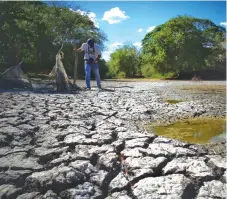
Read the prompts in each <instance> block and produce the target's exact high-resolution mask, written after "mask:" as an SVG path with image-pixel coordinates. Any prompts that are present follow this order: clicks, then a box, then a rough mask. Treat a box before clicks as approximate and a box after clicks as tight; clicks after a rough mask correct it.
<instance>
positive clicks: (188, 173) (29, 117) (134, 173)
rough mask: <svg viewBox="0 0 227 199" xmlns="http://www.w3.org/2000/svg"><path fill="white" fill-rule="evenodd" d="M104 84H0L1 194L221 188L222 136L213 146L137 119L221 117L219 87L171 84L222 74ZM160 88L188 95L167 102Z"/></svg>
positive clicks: (165, 195)
mask: <svg viewBox="0 0 227 199" xmlns="http://www.w3.org/2000/svg"><path fill="white" fill-rule="evenodd" d="M81 84H82V83H81ZM93 84H94V82H93ZM103 84H104V87H105V88H106V90H104V91H101V92H97V90H95V89H94V90H91V91H86V92H85V91H80V92H78V93H76V94H48V93H45V92H35V93H34V92H1V93H0V198H2V199H8V198H10V199H11V198H17V199H33V198H34V199H57V198H62V199H102V198H106V199H178V198H179V199H180V198H184V199H193V198H195V199H221V198H225V197H226V153H225V147H226V145H225V142H223V143H219V144H218V147H217V149H218V150H213V148H214V146H213V145H212V146H210V145H206V146H201V145H195V144H189V143H183V142H179V141H176V140H171V139H168V138H164V137H160V136H155V135H154V134H153V133H150V132H146V131H145V130H144V129H143V128H141V127H140V126H141V123H149V122H153V121H166V122H168V121H173V120H175V119H179V118H187V117H199V116H200V117H201V116H224V115H225V100H226V99H225V95H223V94H209V93H208V94H207V93H206V94H202V93H190V92H189V91H182V90H179V89H177V87H178V86H179V85H191V84H205V85H209V84H210V85H214V84H218V85H219V84H222V85H225V82H202V83H191V82H183V81H182V82H180V81H178V82H174V81H173V82H168V81H165V82H136V83H135V82H134V83H132V82H103ZM166 97H168V98H171V97H172V98H173V97H174V98H175V99H177V98H179V99H182V98H183V99H184V100H187V101H185V102H181V103H179V104H168V103H166V102H165V101H164V98H166Z"/></svg>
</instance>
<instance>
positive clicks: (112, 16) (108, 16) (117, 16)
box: [102, 7, 130, 24]
mask: <svg viewBox="0 0 227 199" xmlns="http://www.w3.org/2000/svg"><path fill="white" fill-rule="evenodd" d="M128 18H130V17H129V16H126V15H125V11H122V10H120V8H118V7H115V8H111V9H110V10H108V11H106V12H105V13H104V15H103V18H102V20H104V21H108V23H109V24H117V23H120V22H121V21H123V20H126V19H128Z"/></svg>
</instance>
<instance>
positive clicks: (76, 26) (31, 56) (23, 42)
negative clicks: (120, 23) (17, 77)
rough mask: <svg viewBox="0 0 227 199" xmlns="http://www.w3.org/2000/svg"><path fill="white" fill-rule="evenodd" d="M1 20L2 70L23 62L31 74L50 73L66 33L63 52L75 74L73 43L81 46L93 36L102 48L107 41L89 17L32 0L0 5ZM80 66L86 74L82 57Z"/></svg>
mask: <svg viewBox="0 0 227 199" xmlns="http://www.w3.org/2000/svg"><path fill="white" fill-rule="evenodd" d="M0 19H1V20H0V45H1V46H2V48H1V49H0V65H1V69H2V68H3V70H5V69H6V67H10V66H12V65H15V64H17V63H18V62H19V61H21V60H24V62H25V66H26V67H25V68H26V69H27V70H29V71H33V72H45V73H48V72H50V70H51V69H52V67H53V66H54V64H55V55H56V53H57V51H58V50H59V48H60V46H61V43H62V38H63V35H65V34H66V33H67V34H66V37H65V41H64V42H65V44H64V47H63V49H62V51H63V52H64V57H65V58H64V60H63V63H64V66H65V68H66V71H67V72H69V73H70V74H69V75H72V73H73V67H74V59H75V57H74V54H73V52H72V48H73V45H72V41H77V43H78V45H81V44H82V43H83V42H85V41H86V40H87V39H88V37H93V38H95V40H96V42H97V43H98V44H99V45H100V46H101V47H102V49H104V45H103V43H104V41H106V35H105V34H104V33H103V32H102V31H101V30H99V29H98V28H96V27H95V25H94V22H93V21H91V20H90V19H89V17H88V16H87V15H81V14H80V13H78V12H75V11H73V10H70V9H68V8H66V7H64V6H61V7H57V6H55V5H50V6H48V5H47V4H45V3H42V2H30V1H29V2H0ZM79 65H80V67H79V68H80V70H79V72H83V70H84V69H83V65H84V63H83V57H82V55H80V59H79ZM2 66H4V67H2Z"/></svg>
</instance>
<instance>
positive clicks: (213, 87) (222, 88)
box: [180, 85, 226, 93]
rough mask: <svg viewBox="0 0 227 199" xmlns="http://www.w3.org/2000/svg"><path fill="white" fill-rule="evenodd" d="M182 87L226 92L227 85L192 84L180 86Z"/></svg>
mask: <svg viewBox="0 0 227 199" xmlns="http://www.w3.org/2000/svg"><path fill="white" fill-rule="evenodd" d="M180 89H182V90H188V91H192V92H202V93H226V85H191V86H183V87H180Z"/></svg>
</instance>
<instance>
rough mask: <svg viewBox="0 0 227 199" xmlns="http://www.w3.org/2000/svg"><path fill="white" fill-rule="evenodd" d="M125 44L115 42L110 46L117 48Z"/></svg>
mask: <svg viewBox="0 0 227 199" xmlns="http://www.w3.org/2000/svg"><path fill="white" fill-rule="evenodd" d="M123 45H124V44H123V43H121V42H115V43H112V44H111V45H110V48H117V47H119V46H123Z"/></svg>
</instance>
